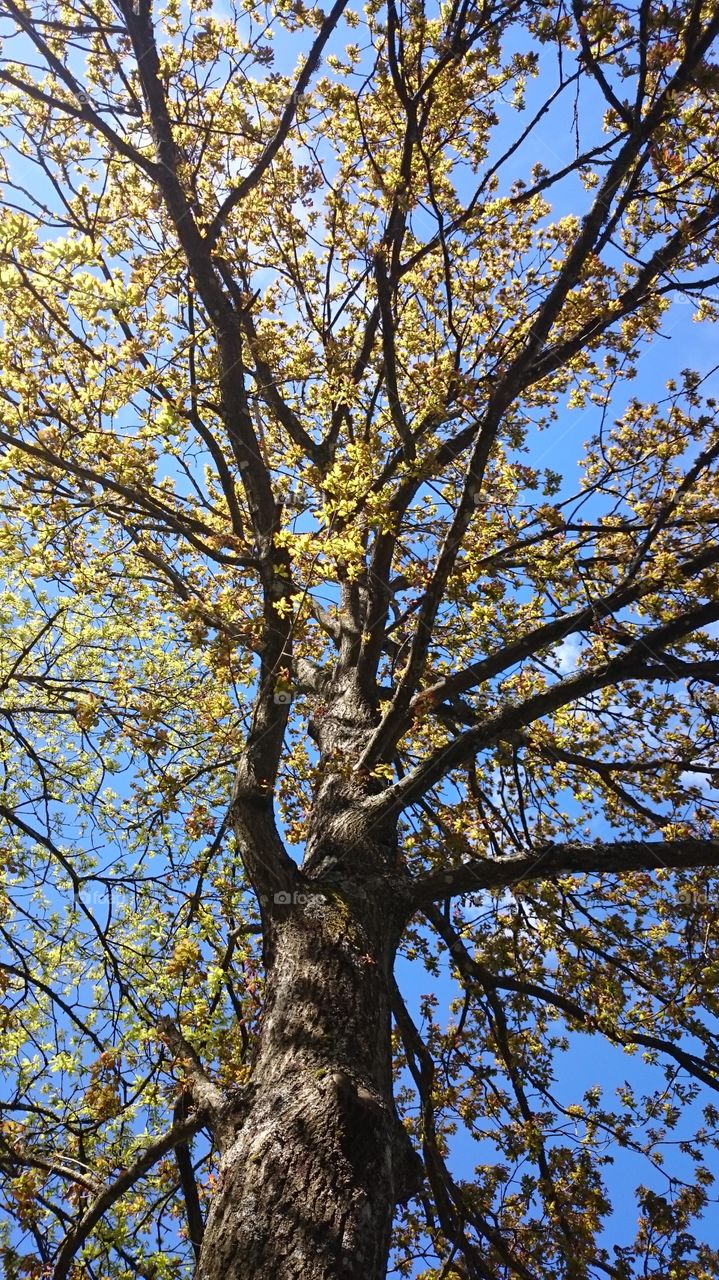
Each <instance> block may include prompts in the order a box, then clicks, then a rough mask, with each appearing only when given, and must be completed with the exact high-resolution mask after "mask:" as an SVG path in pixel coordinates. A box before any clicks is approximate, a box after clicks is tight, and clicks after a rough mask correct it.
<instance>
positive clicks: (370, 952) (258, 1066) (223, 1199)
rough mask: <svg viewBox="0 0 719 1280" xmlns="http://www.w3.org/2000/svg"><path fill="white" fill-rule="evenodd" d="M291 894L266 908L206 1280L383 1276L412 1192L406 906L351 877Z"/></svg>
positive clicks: (201, 1268) (210, 1228)
mask: <svg viewBox="0 0 719 1280" xmlns="http://www.w3.org/2000/svg"><path fill="white" fill-rule="evenodd" d="M288 896H289V897H292V894H291V893H290V894H288ZM302 897H306V900H305V901H302ZM294 898H295V900H294V901H291V902H289V903H288V904H286V905H283V904H282V902H277V901H276V900H275V899H274V895H273V901H272V902H271V903H269V904H266V920H267V921H268V923H269V924H270V930H271V933H272V935H273V937H272V946H271V949H269V952H268V954H269V970H268V975H267V993H266V998H267V1004H266V1013H265V1018H264V1022H263V1029H262V1033H261V1036H260V1040H259V1044H258V1050H257V1055H256V1060H255V1063H254V1066H253V1072H252V1084H251V1086H250V1090H249V1097H248V1098H247V1100H246V1106H245V1109H244V1114H243V1116H242V1121H241V1127H240V1128H239V1129H238V1131H237V1133H236V1135H235V1136H234V1137H232V1138H231V1139H230V1140H229V1141H228V1142H227V1145H226V1149H225V1151H224V1154H223V1156H222V1160H221V1167H220V1173H219V1181H218V1186H217V1189H216V1193H215V1196H214V1200H213V1204H212V1209H211V1212H210V1215H209V1218H208V1222H207V1226H206V1230H205V1236H204V1242H203V1247H202V1252H201V1257H200V1261H199V1265H198V1270H197V1280H240V1278H241V1280H255V1277H257V1280H260V1277H261V1278H262V1280H267V1277H269V1276H271V1277H273V1280H360V1278H361V1280H380V1278H382V1277H384V1276H385V1274H386V1267H387V1256H388V1250H389V1237H390V1228H391V1222H392V1214H393V1209H394V1206H395V1204H396V1202H397V1201H398V1200H400V1199H405V1198H406V1197H407V1195H408V1193H409V1191H410V1189H411V1188H410V1185H409V1181H408V1178H410V1177H411V1174H412V1160H411V1148H410V1145H409V1140H408V1138H407V1135H406V1133H405V1132H404V1130H403V1129H402V1127H401V1125H400V1122H399V1120H398V1117H397V1114H396V1111H395V1108H394V1103H393V1099H392V1070H391V1042H390V1010H389V979H390V974H391V972H392V964H393V960H394V953H395V949H396V944H397V935H398V927H397V919H396V918H395V913H394V912H393V911H392V910H388V902H387V899H386V897H385V898H384V899H383V900H378V899H377V896H376V894H374V893H368V892H367V889H366V887H365V888H362V887H361V885H359V884H358V883H357V882H353V881H352V879H351V878H349V877H348V878H346V879H345V882H344V883H343V884H341V885H339V884H336V885H335V887H331V886H330V885H329V884H328V882H327V881H326V880H324V878H323V880H322V881H321V882H314V883H313V882H309V881H308V882H306V885H305V889H304V891H303V893H302V895H301V896H300V897H299V900H298V895H297V891H295V893H294ZM408 1149H409V1150H408Z"/></svg>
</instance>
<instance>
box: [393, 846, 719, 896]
mask: <svg viewBox="0 0 719 1280" xmlns="http://www.w3.org/2000/svg"><path fill="white" fill-rule="evenodd" d="M697 867H719V840H695V839H692V838H687V839H684V840H651V841H650V840H617V841H609V842H605V841H601V840H600V841H597V842H596V843H595V844H549V845H545V846H544V848H542V849H538V850H537V851H536V853H523V854H521V855H519V856H517V857H509V858H502V859H498V860H494V859H492V860H489V859H487V860H484V859H478V860H477V861H475V862H465V863H463V864H462V865H461V866H459V867H454V868H453V869H451V870H447V871H433V872H432V873H431V874H430V875H427V876H422V877H419V878H418V879H417V880H416V882H415V885H414V888H413V890H412V894H411V897H412V901H413V903H414V905H415V907H420V906H422V905H423V904H427V903H430V902H433V901H438V900H440V899H443V898H449V897H452V896H453V895H455V894H459V893H477V892H481V891H482V890H484V889H506V888H508V887H509V886H510V885H514V884H519V883H520V882H521V881H524V880H555V879H556V878H557V877H558V876H571V875H608V874H613V875H623V874H625V873H626V872H629V871H656V870H657V869H658V868H663V869H664V870H673V871H692V870H695V869H696V868H697Z"/></svg>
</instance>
